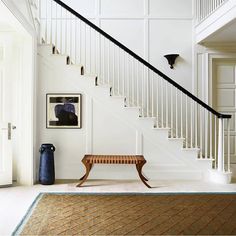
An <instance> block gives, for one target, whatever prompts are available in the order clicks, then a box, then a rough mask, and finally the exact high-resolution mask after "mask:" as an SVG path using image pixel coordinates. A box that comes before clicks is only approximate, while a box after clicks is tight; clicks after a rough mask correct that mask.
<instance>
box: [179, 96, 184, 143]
mask: <svg viewBox="0 0 236 236" xmlns="http://www.w3.org/2000/svg"><path fill="white" fill-rule="evenodd" d="M180 111H181V114H180V120H181V121H180V133H181V138H183V137H184V135H183V93H182V92H181V93H180Z"/></svg>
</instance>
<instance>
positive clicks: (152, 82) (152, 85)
mask: <svg viewBox="0 0 236 236" xmlns="http://www.w3.org/2000/svg"><path fill="white" fill-rule="evenodd" d="M150 76H151V87H152V88H151V90H152V117H154V81H153V80H154V79H153V72H152V71H150Z"/></svg>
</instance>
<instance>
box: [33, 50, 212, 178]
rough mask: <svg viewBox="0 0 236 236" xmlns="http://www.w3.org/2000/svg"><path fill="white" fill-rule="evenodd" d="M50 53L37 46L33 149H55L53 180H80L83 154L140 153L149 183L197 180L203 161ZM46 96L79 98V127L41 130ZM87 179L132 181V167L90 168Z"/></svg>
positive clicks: (205, 164) (205, 162) (75, 67)
mask: <svg viewBox="0 0 236 236" xmlns="http://www.w3.org/2000/svg"><path fill="white" fill-rule="evenodd" d="M50 51H52V48H50V47H49V46H46V45H45V46H40V47H39V53H38V55H39V56H38V59H39V81H38V96H37V99H38V101H37V107H38V109H37V147H38V148H39V147H40V145H41V144H42V143H53V144H54V145H55V146H56V151H55V163H56V165H55V169H56V178H57V179H78V178H79V177H81V176H82V174H83V173H84V166H83V165H82V163H81V160H82V158H83V156H84V155H85V154H132V155H135V154H143V155H144V156H145V158H146V160H147V164H146V165H145V167H144V172H145V173H146V174H147V176H148V177H150V178H151V179H188V180H190V179H201V178H202V175H203V172H204V170H205V169H206V168H209V167H210V165H211V163H210V162H209V161H206V160H204V161H203V162H201V161H198V160H197V152H196V151H183V150H182V146H183V143H182V140H179V139H177V140H168V138H167V137H168V130H166V129H153V125H154V123H153V122H152V120H151V119H149V118H147V119H143V118H139V112H138V108H125V107H124V100H123V99H122V98H121V97H110V96H109V88H108V87H103V86H97V87H95V78H94V77H93V78H92V77H91V76H90V77H88V76H81V75H80V67H79V66H77V65H70V66H68V65H66V56H61V55H49V54H50ZM47 93H81V94H82V129H47V128H46V94H47ZM39 156H40V155H39V153H38V158H37V160H38V161H39ZM37 170H38V165H37ZM90 177H91V178H112V179H115V178H118V179H127V178H128V179H137V172H136V169H135V166H133V165H122V166H121V165H115V166H111V165H96V166H95V167H94V168H93V171H92V172H91V176H90Z"/></svg>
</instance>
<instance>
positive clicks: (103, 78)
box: [101, 37, 110, 84]
mask: <svg viewBox="0 0 236 236" xmlns="http://www.w3.org/2000/svg"><path fill="white" fill-rule="evenodd" d="M106 42H107V40H106V38H105V37H103V58H104V59H103V74H102V73H101V74H102V81H103V84H104V83H105V81H106V68H105V58H106V47H105V45H106ZM108 47H110V44H108ZM108 60H109V58H108ZM109 65H110V64H109ZM109 77H110V75H109V66H108V74H107V78H109ZM109 82H110V81H109V79H108V84H109Z"/></svg>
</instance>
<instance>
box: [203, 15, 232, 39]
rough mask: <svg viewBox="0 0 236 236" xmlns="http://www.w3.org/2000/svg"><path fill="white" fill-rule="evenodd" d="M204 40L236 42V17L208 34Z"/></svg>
mask: <svg viewBox="0 0 236 236" xmlns="http://www.w3.org/2000/svg"><path fill="white" fill-rule="evenodd" d="M204 42H207V43H208V42H209V43H236V19H235V20H233V21H231V22H230V23H229V24H227V25H225V26H224V27H222V28H221V29H219V30H218V31H216V32H215V33H214V34H212V35H210V36H208V37H207V38H206V39H205V40H204Z"/></svg>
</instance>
